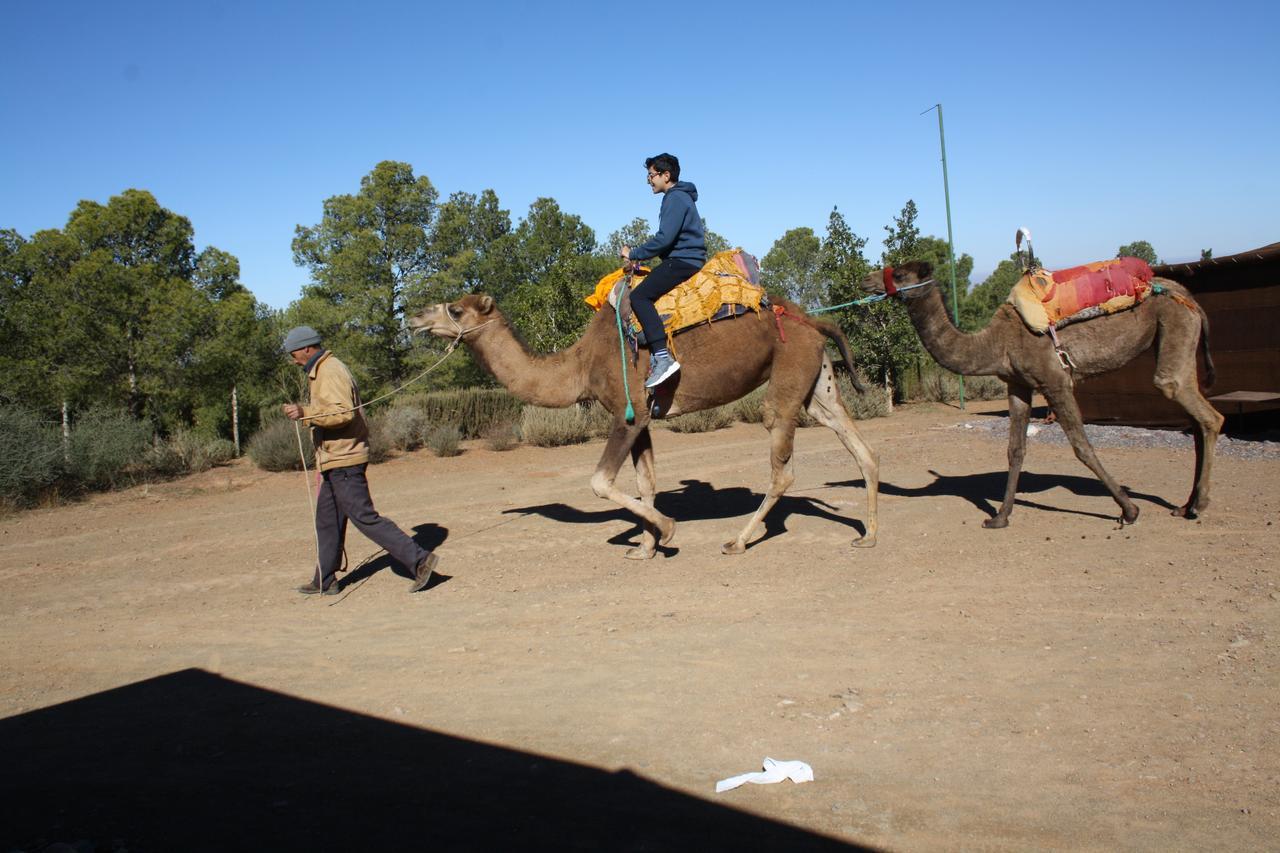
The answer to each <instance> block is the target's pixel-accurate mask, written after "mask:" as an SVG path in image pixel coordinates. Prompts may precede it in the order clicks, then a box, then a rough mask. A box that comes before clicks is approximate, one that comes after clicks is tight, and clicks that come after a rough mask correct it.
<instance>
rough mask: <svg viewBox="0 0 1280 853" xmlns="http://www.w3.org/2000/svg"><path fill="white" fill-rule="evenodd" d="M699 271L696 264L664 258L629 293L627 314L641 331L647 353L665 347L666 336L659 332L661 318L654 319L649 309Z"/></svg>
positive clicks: (661, 331)
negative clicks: (629, 312)
mask: <svg viewBox="0 0 1280 853" xmlns="http://www.w3.org/2000/svg"><path fill="white" fill-rule="evenodd" d="M700 269H702V267H700V266H698V265H697V264H691V263H689V262H688V261H682V260H680V259H678V258H674V259H673V258H668V259H667V260H665V261H663V262H662V263H661V264H659V265H658V268H657V269H656V270H654V271H653V272H651V273H649V274H648V275H647V276H645V277H644V281H642V282H640V284H638V285H637V286H636V288H635V290H633V291H631V310H632V311H634V312H635V314H636V319H638V320H639V321H640V328H641V329H643V330H644V343H645V344H646V345H647V346H648V347H649V349H653V348H654V347H665V346H666V345H667V333H666V331H665V330H664V329H663V328H662V318H661V317H659V316H658V309H657V308H654V307H653V303H655V302H657V301H658V299H659V298H660V297H661V296H662V295H663V294H666V293H669V292H670V291H672V290H675V288H676V285H678V284H682V283H684V282H686V281H688V280H689V279H691V278H693V274H694V273H696V272H697V271H698V270H700Z"/></svg>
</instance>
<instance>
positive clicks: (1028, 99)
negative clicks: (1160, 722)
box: [0, 0, 1280, 307]
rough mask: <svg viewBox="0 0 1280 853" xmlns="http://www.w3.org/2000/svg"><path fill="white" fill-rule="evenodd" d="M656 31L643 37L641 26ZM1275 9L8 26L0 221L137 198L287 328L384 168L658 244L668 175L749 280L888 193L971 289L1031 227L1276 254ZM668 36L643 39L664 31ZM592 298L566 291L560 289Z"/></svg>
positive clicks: (1165, 253)
mask: <svg viewBox="0 0 1280 853" xmlns="http://www.w3.org/2000/svg"><path fill="white" fill-rule="evenodd" d="M646 6H647V7H648V8H653V9H662V8H671V9H672V10H673V11H669V12H665V11H664V12H662V13H661V14H645V13H643V12H642V11H641V10H642V9H643V8H646ZM1275 8H1276V5H1275V4H1274V3H1265V4H1264V3H1262V2H1257V3H1231V2H1225V3H1215V4H1206V3H1187V2H1163V3H1124V2H1111V3H1090V2H1084V3H1079V2H1076V3H1057V4H1014V3H970V4H962V3H954V2H951V3H910V2H901V3H884V2H879V3H875V4H871V3H863V2H843V3H838V2H803V0H793V2H790V3H777V2H772V3H754V2H738V3H693V2H691V3H688V4H684V5H679V4H675V5H670V6H667V7H664V6H663V5H652V4H617V5H616V6H614V5H610V4H601V3H585V2H584V3H568V2H563V3H562V2H543V3H516V2H482V0H473V2H470V3H448V4H445V3H427V2H418V3H379V2H365V3H360V4H356V3H350V4H336V3H319V2H317V3H305V4H303V3H296V4H294V3H267V2H262V3H236V2H222V3H211V2H192V3H173V2H164V3H136V2H120V3H101V2H96V3H63V2H57V0H51V2H47V3H39V4H37V3H23V4H16V3H14V4H7V7H6V9H5V12H4V16H3V19H4V24H5V31H6V35H7V38H6V39H5V42H6V44H5V50H4V51H3V52H0V75H2V77H0V84H2V85H0V115H3V124H4V130H3V132H0V228H15V229H17V230H18V231H19V232H20V233H22V234H24V235H30V234H32V233H34V232H35V231H37V230H39V229H42V228H59V227H62V226H63V225H64V224H65V223H66V219H67V216H68V214H69V213H70V212H71V210H72V209H73V208H74V207H75V205H76V203H77V202H78V201H79V200H80V199H86V198H87V199H94V200H97V201H100V202H105V201H106V200H107V199H108V198H110V197H111V196H112V195H115V194H117V193H119V192H121V191H123V190H125V189H127V188H130V187H136V188H141V189H146V190H149V191H151V192H152V193H154V194H155V196H156V197H157V199H158V200H159V202H160V203H161V204H162V205H164V206H165V207H167V208H169V209H171V210H173V211H175V212H177V213H180V214H182V215H184V216H187V217H188V218H189V219H190V220H191V222H192V224H193V225H194V227H195V232H196V242H197V246H198V247H200V248H203V247H204V246H207V245H215V246H217V247H219V248H221V249H224V250H226V251H228V252H231V253H232V254H234V255H236V256H237V257H238V258H239V259H240V262H241V277H242V280H243V281H244V283H245V284H246V285H247V286H248V287H249V288H250V289H251V290H252V291H253V292H254V293H255V294H256V295H257V296H258V298H259V299H262V300H263V301H265V302H267V303H268V304H270V305H272V306H275V307H284V306H286V305H287V304H288V303H289V302H291V301H292V300H294V299H296V298H297V297H298V296H299V295H300V292H301V287H302V285H303V284H304V283H306V281H307V272H306V270H305V269H303V268H299V267H295V266H294V265H293V261H292V255H291V250H290V241H291V240H292V238H293V232H294V228H295V226H296V225H299V224H303V225H313V224H315V223H316V222H318V221H319V220H320V218H321V213H322V203H323V201H324V199H325V198H327V197H329V196H331V195H336V194H339V193H350V192H355V191H357V190H358V188H359V182H360V178H361V177H362V176H363V175H365V174H367V173H368V172H369V171H371V170H372V168H373V167H374V165H375V164H376V163H378V162H379V161H381V160H386V159H392V160H402V161H405V162H408V163H410V164H412V165H413V167H414V169H415V171H416V172H417V173H418V174H425V175H427V176H428V177H429V178H430V179H431V181H432V183H433V184H434V185H435V186H436V188H437V189H438V190H439V191H440V193H441V197H442V198H443V197H445V196H447V195H448V194H449V193H451V192H455V191H466V192H480V191H481V190H484V189H487V188H491V189H493V190H494V191H496V192H497V194H498V197H499V199H500V200H501V202H502V205H503V207H504V208H506V209H508V210H510V211H511V213H512V219H513V221H515V220H517V219H519V218H520V217H522V216H523V215H524V214H525V213H526V212H527V210H528V207H529V204H530V202H532V201H533V200H534V199H536V198H538V197H540V196H551V197H553V198H555V199H556V200H557V201H558V202H559V203H560V205H561V206H562V208H563V209H565V210H566V211H568V212H571V213H576V214H578V215H579V216H581V217H582V218H583V219H584V220H585V221H586V222H587V224H589V225H590V226H591V227H592V228H594V229H595V230H596V233H597V237H598V238H600V239H603V238H605V237H607V236H608V234H609V233H610V232H612V231H615V230H617V229H618V228H620V227H621V226H623V225H624V224H626V223H627V222H629V221H630V220H631V219H632V218H634V217H636V216H642V217H645V218H647V219H649V221H650V222H651V223H653V222H655V220H656V213H657V207H658V200H657V199H655V198H654V197H653V196H651V195H650V193H649V191H648V187H647V186H646V185H645V181H644V175H645V172H644V166H643V161H644V158H645V157H646V156H648V155H651V154H655V153H658V152H660V151H670V152H672V153H674V154H676V155H678V156H679V157H680V160H681V163H682V165H683V167H684V175H683V176H682V177H683V178H685V179H687V180H691V181H693V182H694V183H696V184H697V185H698V188H699V192H700V194H701V198H700V201H699V208H700V210H701V212H702V214H703V216H704V217H705V218H706V220H707V222H708V224H709V225H710V227H711V228H712V229H713V230H715V231H717V232H719V233H721V234H723V235H724V236H726V237H727V238H728V239H729V240H730V241H732V242H734V243H737V244H740V245H742V246H744V247H745V248H747V249H748V250H749V251H751V252H753V253H755V254H757V255H758V256H761V257H763V256H764V255H765V254H766V253H767V252H768V251H769V248H770V246H772V244H773V242H774V241H775V240H776V239H777V238H779V237H780V236H782V234H783V233H784V232H786V231H787V230H788V229H791V228H796V227H801V226H808V227H811V228H813V229H814V230H815V231H817V232H818V233H820V234H821V233H823V232H824V229H825V226H826V222H827V217H828V215H829V213H830V211H831V209H832V207H833V206H836V205H838V206H839V208H840V211H841V212H842V213H843V214H844V215H845V217H846V218H847V219H848V221H849V223H850V225H851V226H852V227H853V229H854V230H855V232H857V233H858V234H859V235H861V236H863V237H867V238H869V244H868V250H867V254H868V256H869V257H871V259H872V260H873V261H874V260H875V259H876V258H877V257H878V253H879V250H880V248H881V245H880V243H881V240H882V238H883V236H884V231H883V227H884V226H885V225H886V224H889V223H890V222H891V221H892V219H893V217H894V216H895V215H896V214H897V213H898V212H899V211H900V210H901V208H902V206H903V204H904V203H905V202H906V200H907V199H914V200H915V202H916V204H917V206H918V207H919V209H920V219H919V224H920V226H921V229H922V231H923V232H924V233H926V234H933V235H937V236H940V237H944V238H945V236H946V215H945V208H944V202H943V189H942V168H941V162H940V157H939V148H938V122H937V116H936V113H932V112H930V113H926V114H924V115H921V112H922V111H924V110H927V109H928V108H930V107H931V106H932V105H934V104H936V103H942V104H943V108H944V118H945V122H946V142H947V161H948V171H949V176H950V187H951V209H952V220H953V226H954V233H955V241H956V250H957V252H967V253H969V254H970V255H972V256H973V257H974V259H975V273H974V282H975V283H977V282H978V281H980V280H981V279H982V278H983V277H985V275H986V274H988V273H989V272H990V271H991V269H993V268H994V266H995V265H996V264H997V263H998V262H999V261H1000V260H1001V259H1003V258H1005V257H1007V256H1008V255H1009V253H1010V252H1012V251H1013V235H1014V232H1015V230H1016V229H1017V228H1018V227H1019V226H1024V225H1025V226H1028V227H1030V228H1031V230H1032V233H1033V235H1034V238H1035V246H1036V250H1037V253H1038V254H1039V255H1040V256H1041V257H1042V258H1043V259H1044V260H1045V262H1046V263H1047V264H1048V265H1049V266H1051V267H1063V266H1069V265H1073V264H1076V263H1083V262H1087V261H1092V260H1098V259H1101V258H1106V257H1110V256H1112V255H1114V254H1115V252H1116V249H1117V247H1119V246H1120V245H1121V244H1123V243H1128V242H1132V241H1134V240H1147V241H1149V242H1151V244H1152V245H1153V246H1154V247H1155V249H1156V251H1157V252H1158V253H1159V254H1160V256H1161V257H1162V258H1163V259H1165V260H1173V261H1177V260H1188V259H1198V258H1199V254H1200V250H1201V249H1204V248H1211V249H1213V251H1214V254H1215V255H1217V256H1222V255H1227V254H1231V253H1233V252H1238V251H1243V250H1245V249H1250V248H1255V247H1257V246H1261V245H1265V244H1267V243H1271V242H1275V241H1277V240H1280V203H1278V202H1277V200H1278V199H1280V165H1278V164H1277V151H1278V150H1280V133H1278V131H1280V109H1277V106H1278V101H1280V96H1278V93H1280V13H1277V12H1276V11H1275ZM664 16H665V18H664ZM588 286H589V283H584V292H585V290H586V289H587V288H588Z"/></svg>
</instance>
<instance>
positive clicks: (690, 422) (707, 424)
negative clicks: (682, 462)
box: [662, 403, 737, 432]
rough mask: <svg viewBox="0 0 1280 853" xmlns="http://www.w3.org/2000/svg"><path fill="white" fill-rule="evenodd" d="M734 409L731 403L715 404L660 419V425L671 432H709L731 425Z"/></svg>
mask: <svg viewBox="0 0 1280 853" xmlns="http://www.w3.org/2000/svg"><path fill="white" fill-rule="evenodd" d="M735 409H736V406H735V404H733V403H730V404H728V405H725V406H716V407H715V408H714V409H703V410H702V411H700V412H689V413H688V414H684V415H676V416H675V417H674V418H671V419H670V420H666V421H662V425H663V426H665V427H666V428H667V429H669V430H671V431H672V432H711V431H712V430H717V429H724V428H725V427H727V426H730V425H732V424H733V422H734V421H735V420H736V419H737V418H736V415H735Z"/></svg>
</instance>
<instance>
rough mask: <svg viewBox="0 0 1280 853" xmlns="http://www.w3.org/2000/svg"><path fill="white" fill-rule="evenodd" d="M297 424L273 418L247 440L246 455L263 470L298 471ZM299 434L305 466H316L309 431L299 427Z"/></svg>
mask: <svg viewBox="0 0 1280 853" xmlns="http://www.w3.org/2000/svg"><path fill="white" fill-rule="evenodd" d="M296 423H297V422H296V421H291V420H289V419H288V418H275V419H273V420H271V421H269V422H268V423H267V424H266V425H265V426H263V427H262V429H260V430H258V431H257V432H255V433H254V434H253V438H251V439H249V443H248V445H247V446H246V447H245V452H246V453H247V454H248V455H249V458H250V459H252V460H253V463H254V464H255V465H257V466H258V467H259V468H261V469H263V470H264V471H301V470H302V459H301V458H300V457H299V455H298V434H297V432H296V431H295V428H294V427H295V424H296ZM297 428H298V429H300V430H301V431H302V449H303V451H304V452H305V453H306V454H307V467H309V468H314V467H315V457H316V454H315V448H313V447H312V446H311V430H310V429H308V428H306V427H302V426H301V425H299V426H298V427H297Z"/></svg>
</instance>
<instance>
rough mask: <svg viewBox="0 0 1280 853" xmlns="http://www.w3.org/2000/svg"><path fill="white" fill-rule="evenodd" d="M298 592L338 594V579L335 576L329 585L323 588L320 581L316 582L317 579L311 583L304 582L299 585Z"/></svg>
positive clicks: (304, 593) (305, 593) (306, 593)
mask: <svg viewBox="0 0 1280 853" xmlns="http://www.w3.org/2000/svg"><path fill="white" fill-rule="evenodd" d="M298 592H300V593H302V594H303V595H315V594H316V593H322V594H324V595H337V594H338V592H339V590H338V579H337V578H334V579H333V580H331V581H329V585H328V586H326V587H325V588H324V589H323V590H322V589H320V585H319V584H318V583H316V582H315V581H312V582H311V583H308V584H303V585H302V586H300V587H298Z"/></svg>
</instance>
